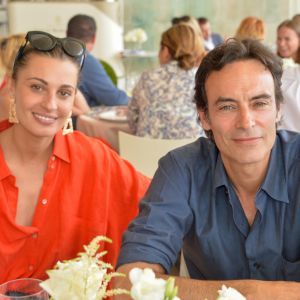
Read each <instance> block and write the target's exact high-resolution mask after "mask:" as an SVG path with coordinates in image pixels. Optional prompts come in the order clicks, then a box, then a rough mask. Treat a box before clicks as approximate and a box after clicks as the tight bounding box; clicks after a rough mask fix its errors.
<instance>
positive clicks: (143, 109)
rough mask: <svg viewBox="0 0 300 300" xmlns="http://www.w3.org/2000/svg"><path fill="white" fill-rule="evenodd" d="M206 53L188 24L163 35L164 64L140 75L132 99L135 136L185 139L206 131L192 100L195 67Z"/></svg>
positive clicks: (162, 55)
mask: <svg viewBox="0 0 300 300" xmlns="http://www.w3.org/2000/svg"><path fill="white" fill-rule="evenodd" d="M204 54H205V50H204V46H203V40H202V39H201V37H200V36H199V34H198V33H196V32H195V30H194V29H193V28H192V27H191V26H190V25H188V24H182V23H180V24H176V25H174V26H172V27H171V28H169V29H168V30H167V31H165V32H164V33H163V34H162V37H161V44H160V51H159V61H160V64H161V66H160V67H159V68H157V69H154V70H151V71H146V72H144V73H143V74H142V75H141V78H140V79H139V81H138V83H137V85H136V86H135V88H134V90H133V94H132V99H131V101H130V102H129V112H128V118H129V125H130V127H131V129H132V130H133V132H134V133H135V134H136V135H138V136H148V137H152V138H161V139H184V138H196V137H199V136H200V135H202V134H204V133H203V130H202V128H201V126H200V124H199V122H198V120H197V113H196V107H195V103H194V102H193V95H194V85H195V81H194V77H195V70H196V67H197V66H198V65H199V63H200V61H201V59H202V57H203V56H204Z"/></svg>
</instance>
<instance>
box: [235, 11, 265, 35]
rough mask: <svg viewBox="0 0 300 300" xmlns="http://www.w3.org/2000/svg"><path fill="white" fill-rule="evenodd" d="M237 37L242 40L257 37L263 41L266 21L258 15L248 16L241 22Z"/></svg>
mask: <svg viewBox="0 0 300 300" xmlns="http://www.w3.org/2000/svg"><path fill="white" fill-rule="evenodd" d="M235 38H236V39H238V40H240V41H242V40H244V39H255V40H259V41H263V40H264V39H265V23H264V21H263V20H261V19H259V18H256V17H247V18H245V19H243V20H242V22H241V23H240V25H239V27H238V29H237V31H236V34H235Z"/></svg>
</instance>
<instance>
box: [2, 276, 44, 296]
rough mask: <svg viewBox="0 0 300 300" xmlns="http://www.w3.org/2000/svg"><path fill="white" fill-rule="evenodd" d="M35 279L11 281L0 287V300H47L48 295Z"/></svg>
mask: <svg viewBox="0 0 300 300" xmlns="http://www.w3.org/2000/svg"><path fill="white" fill-rule="evenodd" d="M41 282H42V281H41V280H39V279H35V278H22V279H16V280H11V281H8V282H6V283H3V284H1V285H0V300H48V299H49V297H48V294H47V292H45V291H44V290H43V288H42V287H41V286H40V283H41Z"/></svg>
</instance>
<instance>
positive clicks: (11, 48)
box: [0, 33, 90, 120]
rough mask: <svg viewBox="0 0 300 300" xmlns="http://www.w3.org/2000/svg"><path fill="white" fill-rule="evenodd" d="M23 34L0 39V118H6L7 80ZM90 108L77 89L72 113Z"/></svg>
mask: <svg viewBox="0 0 300 300" xmlns="http://www.w3.org/2000/svg"><path fill="white" fill-rule="evenodd" d="M24 38H25V34H22V33H20V34H13V35H10V36H7V37H4V38H2V39H1V41H0V69H1V73H2V74H1V78H2V82H1V84H0V120H5V119H7V118H8V110H9V100H10V98H11V97H10V91H9V80H10V77H11V73H12V68H13V63H14V58H15V56H16V53H17V51H18V49H19V47H20V46H21V45H22V44H23V42H24ZM89 110H90V108H89V105H88V104H87V102H86V100H85V98H84V96H83V94H82V93H81V92H80V91H79V90H78V92H77V93H76V97H75V101H74V105H73V109H72V115H73V116H78V115H80V114H83V113H86V112H88V111H89Z"/></svg>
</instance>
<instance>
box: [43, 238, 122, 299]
mask: <svg viewBox="0 0 300 300" xmlns="http://www.w3.org/2000/svg"><path fill="white" fill-rule="evenodd" d="M100 241H106V242H111V240H109V239H108V238H105V237H103V236H98V237H96V238H94V239H93V240H92V241H91V243H90V244H89V245H88V246H84V249H85V252H82V253H79V254H78V257H77V258H75V259H72V260H68V261H64V262H58V263H57V264H56V266H55V268H54V269H53V270H49V271H47V274H48V275H49V279H47V280H45V281H43V282H42V283H41V284H40V285H41V286H42V287H43V289H44V290H46V291H47V292H48V294H50V295H51V296H52V298H51V299H54V300H65V299H72V300H102V299H103V298H104V297H106V296H111V295H114V294H121V293H127V294H128V291H126V290H122V289H115V290H107V285H108V282H109V281H110V280H111V278H112V277H115V276H122V274H120V273H114V272H112V273H107V270H108V269H112V266H111V265H110V264H106V263H104V262H103V261H101V260H100V258H101V257H102V256H104V255H105V254H106V252H105V251H103V252H100V253H97V251H98V249H99V242H100Z"/></svg>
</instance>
